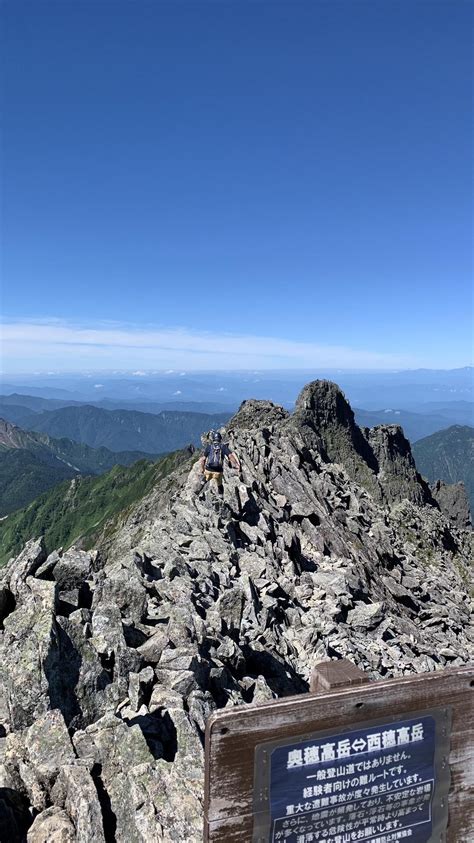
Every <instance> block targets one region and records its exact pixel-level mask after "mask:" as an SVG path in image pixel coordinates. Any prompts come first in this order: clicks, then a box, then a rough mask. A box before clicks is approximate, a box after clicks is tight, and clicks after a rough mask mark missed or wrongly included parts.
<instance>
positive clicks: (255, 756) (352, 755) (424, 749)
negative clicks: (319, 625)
mask: <svg viewBox="0 0 474 843" xmlns="http://www.w3.org/2000/svg"><path fill="white" fill-rule="evenodd" d="M310 688H311V692H310V693H309V694H303V695H300V696H296V697H286V698H283V699H279V700H274V701H271V702H269V703H264V704H261V705H255V706H252V705H250V706H237V707H236V708H233V709H223V710H222V711H219V712H216V714H214V715H213V716H212V717H211V718H209V721H208V723H207V729H206V781H205V818H204V839H205V841H207V843H270V841H271V843H317V841H324V843H352V842H353V841H360V840H365V841H370V843H397V841H400V840H407V841H411V843H444V841H446V843H472V841H473V840H474V707H473V693H474V667H472V666H471V667H462V668H456V669H451V670H444V671H437V672H434V673H425V674H418V675H415V676H405V677H401V678H399V679H390V680H387V681H385V680H384V681H379V682H368V677H367V675H366V674H364V673H363V671H360V670H358V668H356V667H355V666H354V665H353V664H351V663H350V662H348V661H347V660H345V659H344V660H341V661H339V662H326V663H322V664H319V665H317V666H316V668H315V670H314V671H313V675H312V677H311V685H310Z"/></svg>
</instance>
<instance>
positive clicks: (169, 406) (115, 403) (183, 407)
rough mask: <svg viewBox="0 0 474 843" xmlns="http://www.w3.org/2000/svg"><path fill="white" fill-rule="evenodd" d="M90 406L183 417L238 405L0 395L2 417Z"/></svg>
mask: <svg viewBox="0 0 474 843" xmlns="http://www.w3.org/2000/svg"><path fill="white" fill-rule="evenodd" d="M84 404H90V405H91V406H92V407H99V408H101V409H103V410H138V411H139V412H140V413H154V414H157V413H162V412H163V411H165V410H166V411H168V410H173V411H176V412H184V413H228V414H232V413H233V412H235V411H236V410H237V408H238V405H237V404H235V405H230V404H224V403H222V402H219V401H178V400H175V401H158V402H157V401H140V400H135V401H134V400H132V399H129V398H123V399H121V400H119V399H112V398H103V399H102V400H100V401H85V400H83V401H78V400H75V399H74V400H73V399H65V398H47V397H41V396H38V395H24V394H22V393H18V392H13V393H11V394H9V395H1V394H0V414H3V416H4V417H6V415H7V414H6V412H4V410H5V409H6V408H7V407H8V408H10V407H14V408H15V411H16V412H18V413H22V414H23V415H28V411H29V410H30V411H31V412H34V413H41V412H43V410H58V409H60V408H61V407H74V406H76V407H79V406H81V405H84Z"/></svg>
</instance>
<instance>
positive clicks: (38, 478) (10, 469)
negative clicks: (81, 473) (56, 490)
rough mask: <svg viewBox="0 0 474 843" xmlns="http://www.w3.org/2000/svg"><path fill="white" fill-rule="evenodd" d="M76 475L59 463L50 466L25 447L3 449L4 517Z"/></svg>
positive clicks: (0, 509) (0, 499) (0, 486)
mask: <svg viewBox="0 0 474 843" xmlns="http://www.w3.org/2000/svg"><path fill="white" fill-rule="evenodd" d="M76 474H77V472H76V471H74V469H72V468H69V466H67V465H64V464H61V463H60V462H59V461H58V462H57V463H56V464H55V465H53V464H48V463H46V462H43V461H42V460H41V459H40V458H39V457H38V456H37V454H35V453H31V452H30V451H27V450H25V449H23V448H16V449H14V450H13V449H11V450H10V449H8V450H7V449H3V448H0V516H3V515H7V514H8V513H10V512H15V510H16V509H19V508H20V507H22V506H26V505H27V504H28V503H29V502H30V501H31V500H33V499H34V498H36V496H37V495H40V494H42V493H43V492H46V491H47V490H48V489H51V488H52V487H53V486H57V485H58V483H62V482H63V481H64V480H66V479H67V478H71V477H74V476H75V475H76Z"/></svg>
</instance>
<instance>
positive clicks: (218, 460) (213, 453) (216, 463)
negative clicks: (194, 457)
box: [206, 442, 224, 471]
mask: <svg viewBox="0 0 474 843" xmlns="http://www.w3.org/2000/svg"><path fill="white" fill-rule="evenodd" d="M209 448H210V451H209V455H208V457H207V462H206V468H208V469H209V471H222V466H223V462H224V459H223V457H222V443H221V442H212V443H211V445H209Z"/></svg>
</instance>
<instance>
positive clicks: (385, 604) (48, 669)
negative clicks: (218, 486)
mask: <svg viewBox="0 0 474 843" xmlns="http://www.w3.org/2000/svg"><path fill="white" fill-rule="evenodd" d="M227 434H228V438H229V441H230V444H231V446H232V448H233V449H234V450H235V451H236V452H237V453H238V455H239V457H240V459H241V462H242V472H241V474H240V475H238V474H237V473H236V472H232V471H230V470H228V471H227V472H226V483H225V488H224V495H223V499H222V500H221V499H219V497H218V496H217V495H216V493H215V492H214V491H213V489H212V488H208V487H205V488H204V489H201V483H200V478H199V475H198V466H197V465H196V464H195V462H193V460H192V459H191V460H190V461H189V462H188V463H187V464H185V465H184V466H180V467H179V468H178V469H177V470H176V471H175V472H174V474H172V475H170V476H168V477H167V478H165V480H163V481H162V482H161V483H159V484H158V485H157V486H156V487H155V488H154V489H153V490H152V492H151V493H150V494H149V495H147V496H146V498H144V499H143V500H142V501H140V503H139V504H138V505H137V506H136V507H135V508H134V509H133V511H132V512H131V513H130V514H129V515H128V517H127V520H126V521H125V523H123V524H122V526H121V528H120V530H119V532H118V533H116V534H115V535H113V536H109V535H106V534H104V536H103V537H102V539H101V540H99V547H98V550H96V551H94V552H92V553H89V552H84V551H81V550H78V549H75V548H72V549H70V550H68V551H67V552H65V553H62V552H61V551H57V552H54V553H52V554H50V555H49V556H48V557H46V553H45V552H44V550H43V547H42V544H41V541H40V540H33V541H31V542H30V543H29V544H28V545H27V546H26V547H25V548H24V550H23V551H22V553H21V554H20V556H19V557H17V558H16V559H14V560H11V561H10V563H9V564H8V566H7V567H6V569H5V570H4V571H3V572H2V573H1V574H0V630H1V631H0V744H3V749H1V750H0V840H4V839H5V840H8V841H17V840H18V841H20V840H26V839H27V840H28V841H29V843H43V842H44V843H45V841H52V842H53V843H54V841H76V840H77V841H81V843H82V841H89V840H91V841H92V840H95V841H102V840H104V841H114V840H116V841H120V843H122V841H123V843H125V841H126V843H135V841H136V843H143V841H146V842H147V843H148V841H150V842H151V841H157V843H160V841H193V843H194V842H195V843H197V841H199V840H200V839H201V836H202V788H203V745H202V743H203V732H204V726H205V721H206V719H207V717H208V716H209V714H210V713H212V711H214V710H215V709H216V708H217V707H222V706H227V705H235V704H243V703H256V702H262V701H265V700H269V699H272V698H273V697H276V696H282V695H287V694H295V693H300V692H304V691H306V690H307V689H308V679H309V675H310V671H311V668H312V666H313V665H314V663H315V662H317V661H319V660H321V659H325V658H339V657H348V658H350V659H351V660H352V661H353V662H354V663H355V664H357V665H358V666H359V667H361V668H362V669H364V670H366V671H368V672H369V673H370V675H371V676H372V677H373V678H374V679H375V678H379V677H382V676H385V677H389V676H396V675H401V674H404V673H412V672H423V671H431V670H439V669H443V668H444V667H449V666H454V665H459V664H463V663H465V662H466V661H468V660H469V659H470V658H472V653H473V649H474V648H473V643H474V631H473V627H472V625H471V618H472V615H471V610H472V599H471V594H470V590H469V575H470V569H469V565H470V560H471V559H472V545H473V534H472V531H471V530H469V529H464V528H462V527H461V526H459V523H457V521H456V519H454V520H452V519H451V518H450V517H448V516H449V513H448V514H447V511H446V507H445V509H444V512H442V511H441V509H440V507H439V506H438V503H437V501H436V499H435V498H434V497H433V496H432V493H431V491H430V489H429V487H428V486H427V484H426V483H425V482H424V481H423V480H422V478H421V477H420V476H419V475H418V473H417V471H416V467H415V464H414V461H413V458H412V456H411V451H410V446H409V444H408V442H407V440H406V439H405V437H404V436H403V432H402V431H401V429H400V428H398V427H397V426H395V425H390V426H380V427H378V428H375V429H373V430H368V429H361V428H358V427H357V425H356V424H355V422H354V417H353V414H352V410H351V408H350V406H349V405H348V403H347V401H346V400H345V398H344V396H343V395H342V393H341V392H340V390H339V389H338V388H337V386H336V385H335V384H332V383H329V382H327V381H316V382H314V383H312V384H309V385H308V386H307V387H305V389H304V390H303V392H302V394H301V395H300V398H299V400H298V402H297V405H296V408H295V412H294V413H293V414H292V415H290V414H289V413H287V412H286V411H285V410H284V409H283V408H281V407H277V406H275V405H273V404H271V403H270V402H263V401H258V402H257V401H246V402H244V404H243V405H242V407H241V409H240V410H239V412H238V413H237V415H236V416H234V418H233V419H232V420H231V422H230V423H229V425H228V430H227ZM2 736H3V737H2Z"/></svg>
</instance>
